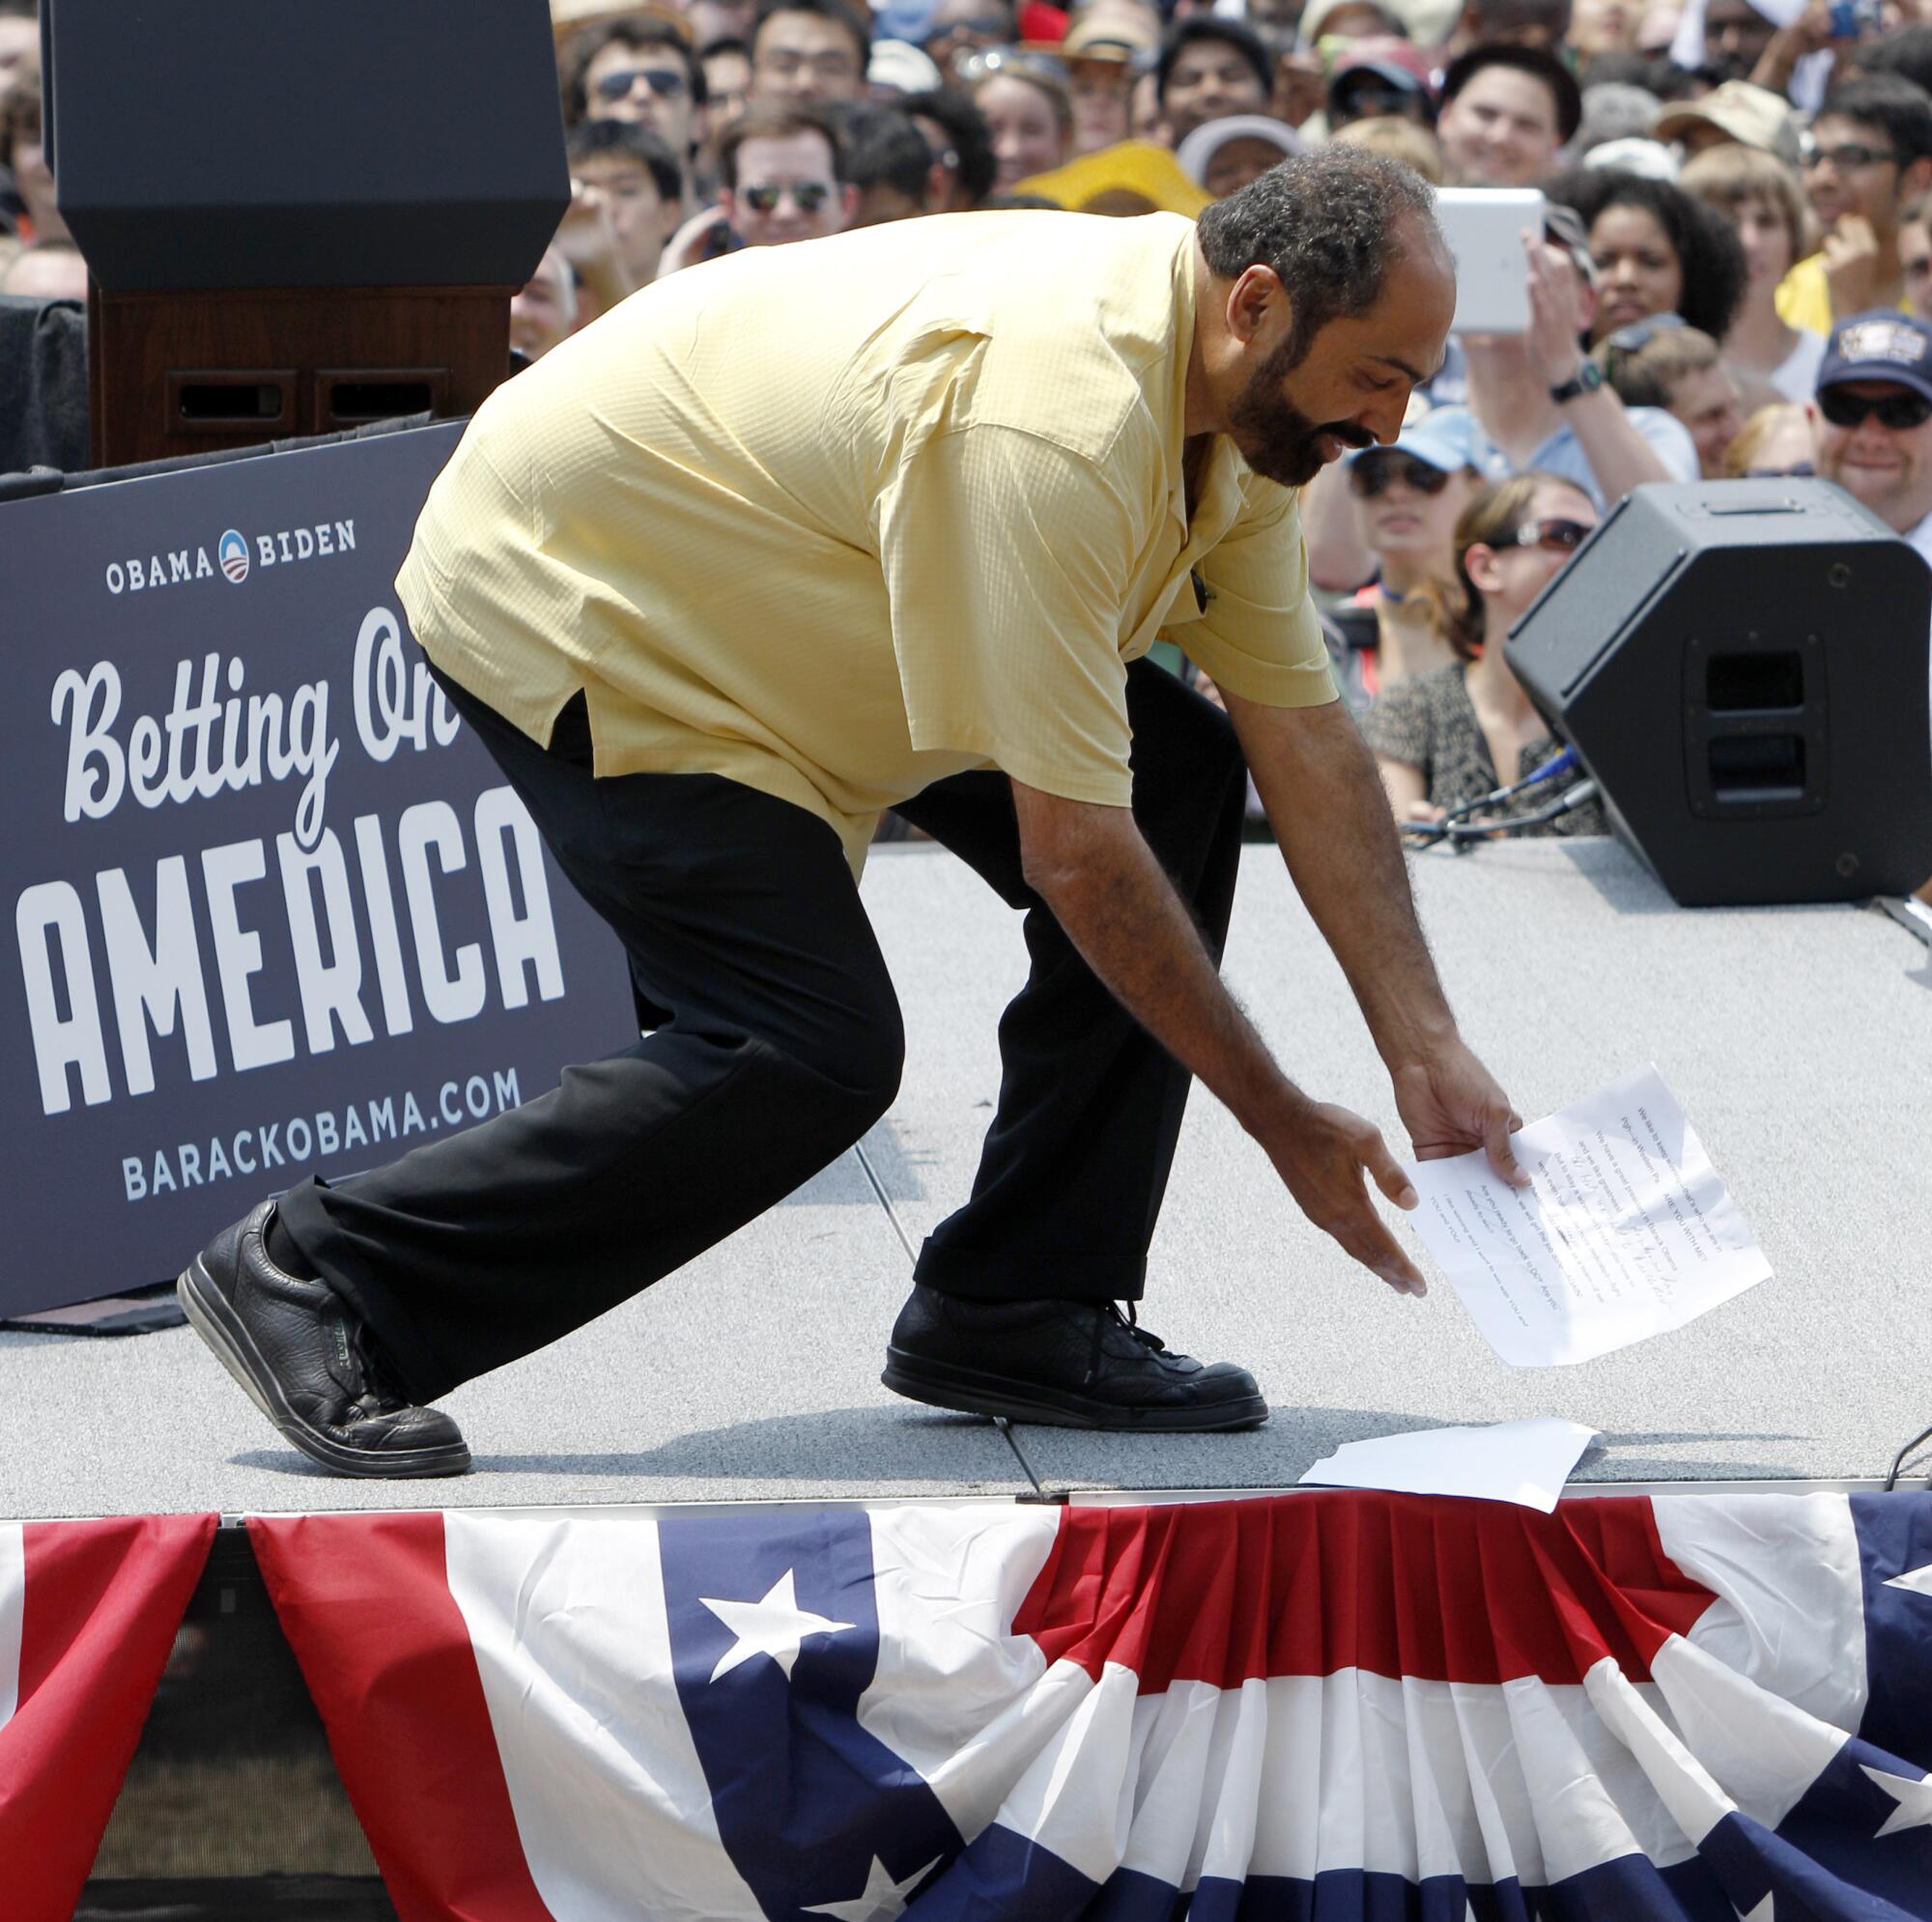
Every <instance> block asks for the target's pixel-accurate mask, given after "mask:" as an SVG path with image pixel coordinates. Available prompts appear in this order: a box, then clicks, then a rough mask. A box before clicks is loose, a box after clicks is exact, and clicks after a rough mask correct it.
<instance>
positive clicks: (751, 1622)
mask: <svg viewBox="0 0 1932 1922" xmlns="http://www.w3.org/2000/svg"><path fill="white" fill-rule="evenodd" d="M697 1598H698V1600H699V1601H701V1602H702V1603H703V1604H704V1605H705V1607H706V1608H708V1609H709V1610H710V1611H711V1612H712V1614H713V1615H715V1616H717V1618H718V1619H719V1621H721V1622H722V1623H724V1625H725V1627H727V1628H728V1629H730V1631H731V1632H732V1634H734V1635H735V1636H736V1637H737V1638H738V1639H737V1640H736V1641H735V1642H733V1643H732V1644H731V1646H730V1647H729V1648H728V1649H726V1650H725V1653H723V1654H722V1655H720V1656H719V1657H718V1666H717V1667H716V1668H714V1669H713V1670H712V1671H711V1679H712V1681H713V1682H716V1681H717V1680H718V1678H719V1677H720V1676H721V1675H725V1674H728V1673H729V1672H730V1671H731V1670H732V1669H734V1668H736V1667H737V1666H738V1664H739V1663H740V1662H748V1661H750V1660H751V1659H752V1657H753V1655H770V1656H771V1658H772V1659H773V1660H774V1661H775V1662H777V1663H778V1665H779V1666H780V1667H781V1669H783V1670H784V1676H785V1680H786V1681H787V1682H789V1681H790V1680H791V1671H792V1664H793V1663H794V1662H796V1661H797V1660H798V1649H799V1644H800V1643H801V1642H803V1641H804V1640H805V1638H806V1637H807V1636H808V1635H836V1634H838V1631H839V1630H840V1629H841V1628H850V1627H852V1626H853V1624H852V1623H850V1622H833V1621H831V1620H829V1619H828V1618H827V1617H825V1616H823V1615H814V1614H813V1613H812V1612H811V1610H810V1609H809V1608H801V1607H800V1606H799V1605H798V1592H797V1590H796V1588H795V1587H794V1586H793V1583H792V1570H791V1569H786V1570H785V1571H784V1573H783V1574H782V1575H781V1576H780V1577H779V1578H778V1580H777V1581H775V1582H774V1583H773V1584H772V1585H771V1587H770V1588H769V1589H767V1590H766V1591H765V1593H764V1594H763V1595H762V1596H760V1597H758V1599H757V1600H756V1601H722V1600H721V1601H714V1600H713V1599H712V1598H711V1597H710V1596H708V1595H701V1596H699V1597H697ZM895 1913H896V1911H895Z"/></svg>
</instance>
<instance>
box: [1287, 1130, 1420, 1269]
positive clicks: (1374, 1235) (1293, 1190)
mask: <svg viewBox="0 0 1932 1922" xmlns="http://www.w3.org/2000/svg"><path fill="white" fill-rule="evenodd" d="M1258 1138H1259V1139H1260V1141H1261V1145H1262V1146H1263V1147H1264V1148H1265V1149H1266V1150H1267V1156H1268V1159H1269V1160H1270V1161H1272V1162H1273V1163H1274V1166H1275V1172H1276V1173H1278V1174H1279V1175H1280V1176H1281V1178H1282V1180H1283V1181H1284V1182H1285V1183H1286V1184H1287V1187H1288V1192H1289V1193H1290V1194H1291V1195H1293V1197H1294V1200H1295V1205H1296V1206H1297V1207H1299V1208H1300V1210H1301V1212H1302V1213H1303V1214H1305V1215H1306V1216H1307V1217H1308V1219H1309V1220H1310V1221H1311V1222H1313V1223H1314V1224H1315V1226H1316V1227H1317V1228H1319V1229H1320V1230H1321V1231H1322V1233H1324V1234H1327V1235H1332V1236H1333V1237H1334V1239H1335V1240H1337V1241H1338V1242H1340V1243H1341V1245H1342V1247H1343V1248H1344V1250H1345V1251H1346V1252H1347V1253H1349V1254H1350V1255H1352V1256H1353V1257H1354V1258H1355V1259H1356V1260H1357V1261H1359V1262H1360V1263H1361V1264H1362V1266H1363V1267H1365V1268H1367V1269H1369V1270H1370V1271H1371V1272H1372V1273H1374V1274H1377V1275H1379V1276H1380V1277H1381V1279H1382V1280H1383V1281H1385V1282H1386V1283H1387V1284H1388V1285H1389V1286H1390V1287H1392V1288H1393V1289H1394V1290H1395V1291H1396V1293H1397V1294H1412V1295H1425V1294H1427V1293H1428V1292H1429V1284H1428V1283H1427V1282H1425V1281H1424V1280H1423V1279H1422V1276H1421V1274H1420V1273H1419V1272H1418V1271H1417V1269H1416V1267H1415V1264H1414V1263H1413V1262H1412V1261H1410V1260H1409V1258H1408V1257H1407V1256H1406V1255H1405V1254H1404V1253H1403V1252H1402V1248H1401V1245H1400V1244H1399V1243H1398V1242H1397V1240H1396V1238H1395V1236H1394V1235H1392V1234H1391V1233H1390V1232H1389V1231H1388V1227H1387V1225H1386V1224H1385V1223H1384V1222H1383V1220H1382V1218H1381V1216H1380V1215H1378V1213H1377V1212H1376V1205H1375V1203H1374V1201H1371V1200H1370V1199H1369V1194H1368V1189H1367V1187H1366V1186H1365V1184H1364V1179H1363V1177H1364V1176H1365V1175H1366V1176H1367V1178H1368V1179H1369V1180H1371V1181H1373V1182H1374V1183H1375V1184H1376V1186H1377V1187H1378V1188H1379V1189H1380V1190H1381V1191H1382V1193H1383V1194H1384V1195H1386V1196H1387V1197H1388V1198H1389V1200H1390V1201H1393V1202H1394V1203H1395V1204H1396V1206H1397V1207H1399V1208H1412V1207H1414V1206H1415V1204H1416V1194H1415V1189H1414V1188H1413V1187H1412V1186H1411V1185H1410V1183H1409V1179H1408V1176H1407V1175H1406V1174H1405V1173H1403V1172H1402V1167H1401V1164H1400V1163H1399V1162H1397V1160H1396V1158H1395V1156H1394V1155H1392V1154H1391V1153H1390V1152H1389V1151H1388V1145H1387V1144H1386V1143H1385V1142H1384V1141H1383V1140H1382V1138H1381V1136H1380V1134H1379V1133H1378V1132H1377V1130H1376V1128H1375V1126H1374V1125H1373V1124H1372V1123H1371V1122H1368V1121H1365V1120H1363V1118H1362V1117H1361V1116H1359V1115H1351V1114H1350V1112H1349V1111H1348V1109H1346V1108H1337V1107H1336V1106H1334V1105H1333V1104H1332V1103H1331V1102H1325V1101H1308V1100H1306V1099H1305V1098H1301V1099H1299V1100H1298V1102H1297V1104H1296V1105H1295V1106H1294V1107H1293V1108H1292V1109H1291V1110H1289V1111H1288V1112H1287V1113H1286V1114H1285V1115H1284V1116H1283V1118H1282V1120H1281V1122H1280V1123H1279V1125H1269V1126H1267V1127H1265V1128H1264V1129H1262V1130H1259V1131H1258Z"/></svg>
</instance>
